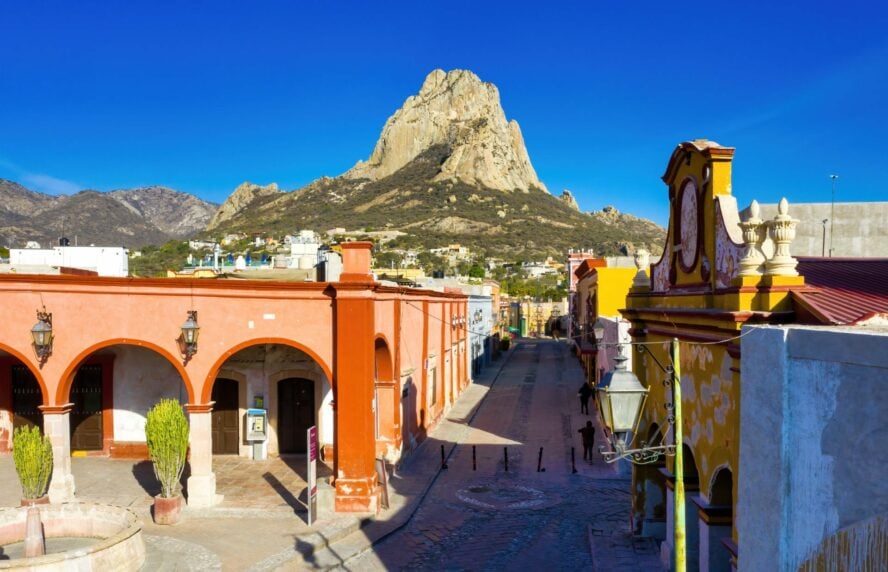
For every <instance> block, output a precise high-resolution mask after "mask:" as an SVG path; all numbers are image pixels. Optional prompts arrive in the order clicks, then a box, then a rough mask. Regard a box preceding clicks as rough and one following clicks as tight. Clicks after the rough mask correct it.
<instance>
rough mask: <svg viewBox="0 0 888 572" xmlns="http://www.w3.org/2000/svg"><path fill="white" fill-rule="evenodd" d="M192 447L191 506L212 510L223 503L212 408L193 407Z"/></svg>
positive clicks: (189, 486)
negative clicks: (215, 458)
mask: <svg viewBox="0 0 888 572" xmlns="http://www.w3.org/2000/svg"><path fill="white" fill-rule="evenodd" d="M186 408H187V409H188V418H189V420H190V426H191V427H190V435H189V444H190V445H191V461H190V462H191V476H190V477H188V506H193V507H197V508H204V507H210V506H214V505H217V504H219V503H220V502H222V495H218V494H216V473H214V472H213V433H212V428H213V424H212V411H213V406H212V405H191V404H188V405H187V406H186Z"/></svg>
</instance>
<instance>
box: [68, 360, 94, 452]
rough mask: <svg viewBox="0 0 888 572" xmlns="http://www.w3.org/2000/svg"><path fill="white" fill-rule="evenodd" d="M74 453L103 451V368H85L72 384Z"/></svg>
mask: <svg viewBox="0 0 888 572" xmlns="http://www.w3.org/2000/svg"><path fill="white" fill-rule="evenodd" d="M70 400H71V403H73V404H74V407H73V408H72V409H71V450H72V451H101V450H102V366H101V365H82V366H80V369H79V370H77V375H76V376H74V383H73V384H72V385H71V396H70Z"/></svg>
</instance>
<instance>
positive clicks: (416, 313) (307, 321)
mask: <svg viewBox="0 0 888 572" xmlns="http://www.w3.org/2000/svg"><path fill="white" fill-rule="evenodd" d="M370 248H371V243H367V242H352V243H347V244H344V245H342V249H343V250H342V254H343V273H342V277H341V280H340V281H339V282H309V283H301V282H300V283H296V282H270V281H251V280H238V281H226V280H199V279H183V278H177V279H143V278H142V279H140V278H102V277H84V276H44V275H30V276H29V275H21V274H18V275H4V276H0V292H2V296H3V299H4V302H5V304H4V305H5V317H4V320H3V321H2V322H0V454H8V453H9V451H10V450H11V445H12V435H13V430H14V428H15V427H18V426H21V425H29V424H36V425H40V426H42V427H43V430H44V432H45V433H46V434H48V435H49V436H50V438H51V440H52V443H53V450H54V454H55V459H56V462H55V466H54V468H53V476H52V481H51V484H50V491H49V494H50V499H51V500H52V501H53V502H62V501H66V500H70V499H72V498H74V496H75V494H76V483H75V482H74V477H73V475H72V474H71V462H70V458H71V455H72V453H75V454H85V455H105V456H112V457H131V458H133V457H134V458H139V457H145V456H147V448H146V446H145V436H144V416H145V413H146V412H147V410H148V409H149V408H150V407H151V406H153V405H154V403H156V402H157V400H159V399H160V398H164V397H172V398H176V399H178V400H179V401H180V402H181V403H182V404H183V406H184V407H185V409H186V411H187V413H188V417H189V421H190V425H191V434H190V462H191V476H190V477H189V478H188V481H187V486H186V490H187V498H188V503H189V504H190V505H193V506H212V505H214V504H216V503H218V502H219V501H220V500H221V498H220V496H219V495H217V494H216V481H215V474H214V472H213V457H214V455H221V454H231V455H240V456H244V457H249V456H251V454H252V446H251V445H252V444H251V443H250V442H248V441H246V439H245V437H246V435H245V423H244V416H245V413H246V410H247V409H248V408H252V407H256V406H258V407H262V408H265V409H266V411H267V414H268V424H267V428H268V438H267V440H266V441H265V442H264V443H263V445H262V447H264V451H265V452H266V453H267V454H271V455H275V454H288V453H296V454H299V453H304V452H305V448H306V438H305V430H306V429H307V428H308V427H310V426H312V425H315V426H317V428H318V434H319V444H320V447H321V451H322V454H323V455H324V459H325V460H326V461H327V462H328V463H332V468H333V475H334V486H335V495H336V496H335V508H336V510H337V511H369V512H374V511H376V510H377V509H378V506H379V505H378V495H379V491H378V486H377V476H376V470H375V459H376V458H378V457H385V458H386V459H388V460H390V461H395V460H397V459H399V458H400V457H401V456H402V455H404V454H406V453H407V452H409V450H410V449H412V448H413V447H415V446H416V444H417V443H419V442H421V441H422V439H423V438H424V437H425V435H426V434H427V432H428V430H429V429H430V428H431V427H433V426H434V425H435V424H436V423H437V422H438V420H439V419H440V418H441V416H442V414H444V412H446V411H447V409H448V408H449V407H450V406H451V404H452V403H453V402H454V400H455V399H456V398H457V397H458V396H459V394H460V393H461V392H462V391H463V390H464V389H465V388H466V386H467V385H468V383H470V379H469V372H468V371H467V369H468V368H467V367H466V359H465V353H466V345H467V344H466V329H465V325H464V324H466V323H467V321H466V319H465V318H466V314H467V297H466V296H465V295H464V294H462V293H457V292H434V291H428V290H420V289H408V288H401V287H391V286H384V285H381V284H379V283H377V282H375V281H374V280H373V277H372V275H371V274H370ZM35 310H36V311H45V312H48V313H51V314H52V318H51V324H52V333H53V343H52V347H51V353H50V354H49V355H48V356H47V357H46V358H45V359H40V358H38V355H37V352H36V348H35V346H34V344H33V340H32V337H31V332H30V329H31V327H32V326H33V325H34V322H35ZM191 311H196V312H197V317H198V320H197V322H198V325H199V327H200V330H199V338H198V341H199V343H198V346H197V348H196V352H194V353H193V355H191V356H188V355H187V352H186V349H187V348H186V346H185V344H184V343H183V340H182V334H181V329H180V328H181V326H182V324H183V322H184V321H185V320H186V318H187V317H188V313H189V312H191Z"/></svg>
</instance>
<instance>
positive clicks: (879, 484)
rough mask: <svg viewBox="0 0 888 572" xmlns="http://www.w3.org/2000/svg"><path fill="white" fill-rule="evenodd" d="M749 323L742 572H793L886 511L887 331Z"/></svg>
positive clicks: (744, 366) (744, 368) (740, 515)
mask: <svg viewBox="0 0 888 572" xmlns="http://www.w3.org/2000/svg"><path fill="white" fill-rule="evenodd" d="M748 328H749V327H746V328H744V330H743V331H744V337H743V340H742V357H741V379H742V384H743V385H742V390H741V406H740V411H741V415H740V471H739V475H738V476H739V481H738V497H737V501H738V502H737V520H736V525H737V531H738V536H739V541H740V542H739V550H740V554H739V564H740V569H741V570H765V569H771V570H792V571H794V570H796V569H797V568H798V566H799V565H800V564H801V563H802V562H803V561H804V560H805V559H806V558H807V557H808V556H809V555H810V554H811V552H812V551H813V550H815V549H816V548H817V547H818V546H819V545H820V543H821V541H822V540H823V539H824V538H826V537H828V536H830V535H832V534H833V533H835V532H836V531H838V530H839V529H840V528H844V527H846V526H849V525H851V524H853V523H855V522H859V521H861V520H865V519H867V518H869V517H871V516H874V515H877V514H881V513H885V512H888V481H886V480H885V478H884V475H885V474H886V472H888V450H886V449H885V447H884V444H885V443H888V413H886V410H885V406H886V404H888V328H884V327H882V328H874V327H870V328H867V327H853V328H847V327H846V328H822V327H821V328H818V327H808V326H787V327H771V326H755V327H752V328H753V331H749V330H748Z"/></svg>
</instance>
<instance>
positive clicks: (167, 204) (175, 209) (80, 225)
mask: <svg viewBox="0 0 888 572" xmlns="http://www.w3.org/2000/svg"><path fill="white" fill-rule="evenodd" d="M0 205H2V206H0V242H2V243H3V244H5V245H6V246H8V247H11V248H15V247H23V246H24V245H25V243H26V242H28V241H36V242H39V243H40V245H41V246H43V247H50V246H53V245H56V244H58V242H57V241H58V239H59V238H60V237H63V236H64V237H67V238H68V239H69V240H70V243H71V244H74V243H75V240H76V242H77V243H78V244H101V245H115V244H117V245H122V246H128V247H140V246H145V245H148V244H160V243H163V242H166V241H167V240H170V239H172V238H188V237H190V236H192V235H194V234H196V233H197V232H199V231H202V230H203V229H204V228H205V227H206V224H207V222H208V221H209V220H210V217H211V216H212V214H213V213H214V212H215V211H216V210H217V205H215V204H213V203H210V202H208V201H204V200H203V199H200V198H198V197H196V196H194V195H191V194H189V193H183V192H181V191H176V190H174V189H170V188H168V187H162V186H148V187H138V188H135V189H117V190H114V191H108V192H101V191H95V190H91V189H85V190H82V191H80V192H77V193H75V194H73V195H49V194H45V193H40V192H37V191H32V190H30V189H28V188H26V187H25V186H23V185H21V184H19V183H17V182H15V181H10V180H7V179H0Z"/></svg>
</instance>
